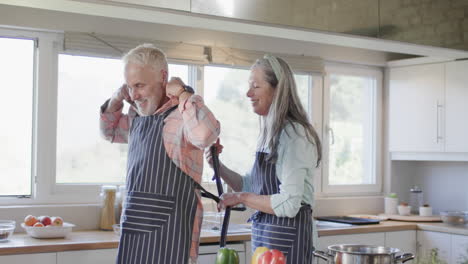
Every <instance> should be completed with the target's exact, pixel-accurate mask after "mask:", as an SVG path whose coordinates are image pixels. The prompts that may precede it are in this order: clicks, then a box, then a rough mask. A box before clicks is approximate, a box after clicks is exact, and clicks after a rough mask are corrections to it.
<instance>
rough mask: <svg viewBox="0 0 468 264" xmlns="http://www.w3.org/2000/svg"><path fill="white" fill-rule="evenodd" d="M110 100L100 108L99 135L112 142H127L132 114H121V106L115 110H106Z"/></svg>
mask: <svg viewBox="0 0 468 264" xmlns="http://www.w3.org/2000/svg"><path fill="white" fill-rule="evenodd" d="M109 101H110V100H107V101H106V102H105V103H104V104H103V105H102V106H101V108H100V110H101V111H100V118H99V129H100V131H101V136H102V137H103V138H104V139H106V140H108V141H110V142H112V143H127V142H128V133H129V130H130V123H131V119H132V116H133V115H134V114H133V115H132V114H130V113H129V115H125V114H122V108H123V107H122V108H121V109H119V110H117V111H115V112H106V109H107V106H108V104H109Z"/></svg>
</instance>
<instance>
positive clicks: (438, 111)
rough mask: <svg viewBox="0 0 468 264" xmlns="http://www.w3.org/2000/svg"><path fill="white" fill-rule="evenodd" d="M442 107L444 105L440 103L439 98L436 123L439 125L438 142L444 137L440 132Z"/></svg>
mask: <svg viewBox="0 0 468 264" xmlns="http://www.w3.org/2000/svg"><path fill="white" fill-rule="evenodd" d="M442 107H444V106H443V105H441V104H440V103H439V100H437V124H436V125H437V127H436V129H437V138H436V141H437V144H438V143H439V141H440V140H442V139H443V137H442V136H441V134H439V130H440V123H441V120H440V118H439V116H440V109H441V108H442Z"/></svg>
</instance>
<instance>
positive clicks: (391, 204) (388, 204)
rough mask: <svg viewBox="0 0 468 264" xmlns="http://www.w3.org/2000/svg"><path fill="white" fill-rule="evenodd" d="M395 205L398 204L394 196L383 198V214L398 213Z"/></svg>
mask: <svg viewBox="0 0 468 264" xmlns="http://www.w3.org/2000/svg"><path fill="white" fill-rule="evenodd" d="M397 206H398V198H395V197H385V198H384V209H385V214H398V212H397Z"/></svg>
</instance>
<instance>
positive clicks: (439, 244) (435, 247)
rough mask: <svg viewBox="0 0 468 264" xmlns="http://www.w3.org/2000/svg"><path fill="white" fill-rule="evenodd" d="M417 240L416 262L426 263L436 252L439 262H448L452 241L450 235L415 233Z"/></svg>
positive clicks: (425, 232) (427, 232)
mask: <svg viewBox="0 0 468 264" xmlns="http://www.w3.org/2000/svg"><path fill="white" fill-rule="evenodd" d="M417 240H418V244H417V246H418V260H420V261H423V262H424V261H427V260H430V259H431V255H432V254H434V252H436V251H437V256H438V258H439V259H440V260H441V261H445V262H446V263H453V262H450V256H451V251H452V250H451V249H452V239H451V235H450V234H446V233H440V232H431V231H417Z"/></svg>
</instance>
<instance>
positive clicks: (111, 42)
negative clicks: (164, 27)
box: [62, 32, 324, 74]
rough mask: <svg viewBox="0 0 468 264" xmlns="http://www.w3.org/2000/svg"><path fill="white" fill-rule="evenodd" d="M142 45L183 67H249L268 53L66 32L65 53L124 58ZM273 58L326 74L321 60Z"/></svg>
mask: <svg viewBox="0 0 468 264" xmlns="http://www.w3.org/2000/svg"><path fill="white" fill-rule="evenodd" d="M143 43H152V44H154V45H155V46H156V47H158V48H160V49H161V50H163V51H164V52H165V53H166V55H167V57H168V59H169V61H171V62H173V63H183V64H199V65H200V64H201V65H205V64H217V65H229V66H237V67H250V66H251V65H252V64H253V63H254V62H255V60H256V59H258V58H262V57H263V55H264V54H265V53H266V52H264V51H255V50H243V49H234V48H222V47H207V46H201V45H194V44H187V43H180V42H169V41H160V40H150V39H136V38H126V37H121V36H110V35H103V34H95V33H82V32H65V38H64V46H63V51H62V53H64V54H71V55H84V56H99V57H108V58H121V57H122V55H124V54H125V53H126V52H128V51H129V50H130V49H132V48H134V47H136V46H138V45H140V44H143ZM273 55H276V56H278V57H281V58H283V59H284V60H285V61H286V62H287V63H288V64H289V65H290V66H291V68H292V69H293V70H294V71H295V72H308V73H318V74H323V73H324V62H323V59H321V58H319V57H311V56H301V55H289V54H277V53H274V54H273Z"/></svg>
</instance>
